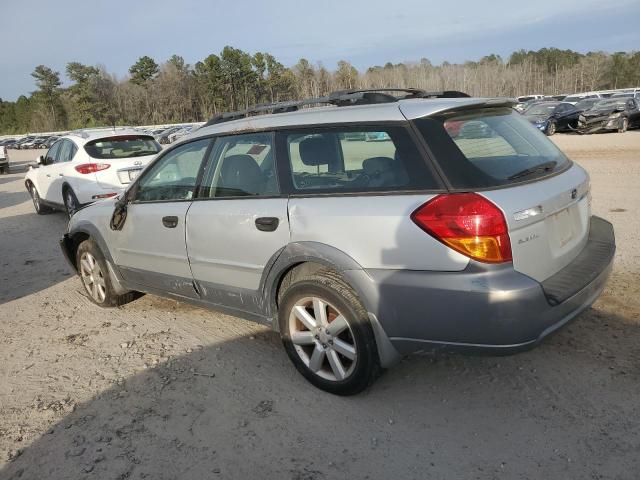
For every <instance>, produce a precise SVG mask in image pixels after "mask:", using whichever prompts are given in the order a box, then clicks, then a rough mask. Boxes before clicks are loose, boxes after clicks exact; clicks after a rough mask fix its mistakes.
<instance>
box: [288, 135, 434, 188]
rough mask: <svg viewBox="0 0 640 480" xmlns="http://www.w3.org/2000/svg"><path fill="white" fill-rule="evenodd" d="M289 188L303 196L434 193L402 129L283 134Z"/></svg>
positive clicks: (429, 180)
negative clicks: (347, 193)
mask: <svg viewBox="0 0 640 480" xmlns="http://www.w3.org/2000/svg"><path fill="white" fill-rule="evenodd" d="M283 135H284V140H283V141H284V142H286V151H287V156H288V160H289V167H290V181H291V187H292V190H294V191H300V192H309V193H324V192H367V191H385V190H413V189H434V188H438V186H439V185H438V183H437V181H436V180H435V179H434V178H433V176H432V175H431V174H430V172H429V170H428V168H427V165H426V163H425V161H424V160H423V158H422V157H421V155H420V153H419V151H418V149H417V148H416V146H415V144H414V143H413V140H412V139H411V136H410V135H409V133H408V132H407V131H406V130H405V129H404V128H403V127H383V128H376V127H360V128H357V127H356V128H324V129H323V128H318V129H309V130H306V129H305V130H299V131H295V132H286V133H283Z"/></svg>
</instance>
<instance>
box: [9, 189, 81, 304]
mask: <svg viewBox="0 0 640 480" xmlns="http://www.w3.org/2000/svg"><path fill="white" fill-rule="evenodd" d="M7 196H9V197H7ZM25 196H26V198H24V197H25ZM7 198H9V200H8V202H9V203H10V204H13V205H16V204H19V203H22V202H24V201H26V200H28V199H29V198H30V197H29V194H28V193H27V192H20V193H2V194H0V211H2V209H3V208H6V207H8V206H10V205H7ZM66 225H67V217H66V215H64V214H63V213H52V214H49V215H38V214H36V213H35V212H34V213H28V214H22V215H15V216H12V217H0V249H1V251H2V254H1V255H0V304H2V303H5V302H8V301H11V300H14V299H16V298H20V297H24V296H25V295H29V294H31V293H34V292H37V291H40V290H43V289H45V288H48V287H50V286H52V285H55V284H56V283H58V282H61V281H63V280H65V279H66V278H69V276H70V275H71V270H70V268H69V266H68V265H67V264H66V262H65V260H64V257H63V255H62V253H61V252H60V246H59V244H58V240H59V239H60V237H62V235H63V234H64V232H65V229H66ZM25 270H27V274H25Z"/></svg>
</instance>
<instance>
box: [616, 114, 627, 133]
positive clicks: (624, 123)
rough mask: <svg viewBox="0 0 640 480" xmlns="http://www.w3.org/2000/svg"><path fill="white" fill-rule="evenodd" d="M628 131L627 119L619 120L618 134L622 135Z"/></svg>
mask: <svg viewBox="0 0 640 480" xmlns="http://www.w3.org/2000/svg"><path fill="white" fill-rule="evenodd" d="M628 129H629V119H628V118H627V117H623V118H621V119H620V126H619V127H618V133H624V132H626V131H627V130H628Z"/></svg>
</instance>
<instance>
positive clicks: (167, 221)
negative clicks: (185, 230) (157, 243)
mask: <svg viewBox="0 0 640 480" xmlns="http://www.w3.org/2000/svg"><path fill="white" fill-rule="evenodd" d="M162 224H163V225H164V226H165V227H167V228H176V227H177V226H178V217H174V216H169V217H162Z"/></svg>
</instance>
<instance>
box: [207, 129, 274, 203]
mask: <svg viewBox="0 0 640 480" xmlns="http://www.w3.org/2000/svg"><path fill="white" fill-rule="evenodd" d="M279 191H280V190H279V188H278V181H277V176H276V168H275V158H274V152H273V134H272V133H247V134H240V135H230V136H226V137H220V138H218V139H217V140H216V144H215V146H214V148H213V154H212V162H211V164H210V168H209V171H208V172H207V174H206V175H205V179H204V181H203V182H202V193H201V196H202V197H205V198H214V197H215V198H218V197H255V196H271V195H277V194H278V193H279Z"/></svg>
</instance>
